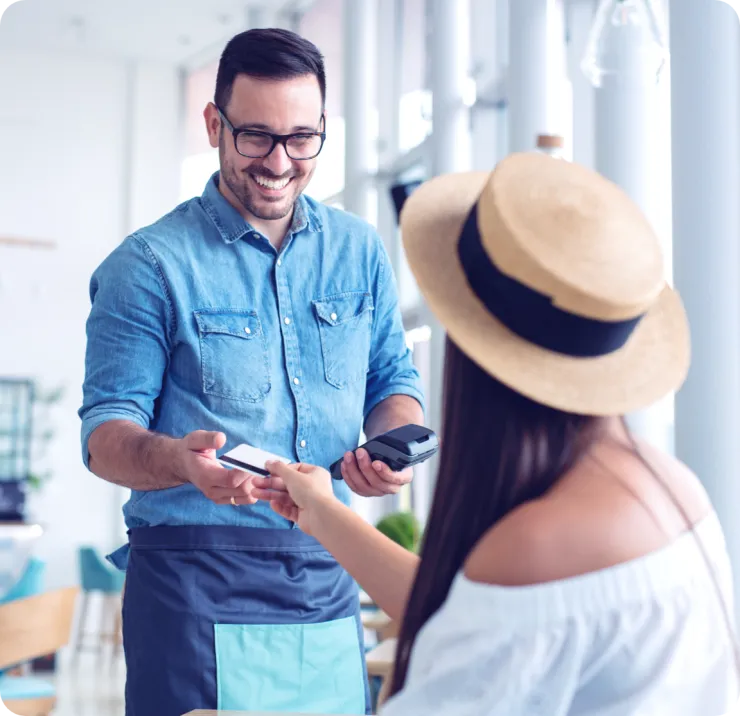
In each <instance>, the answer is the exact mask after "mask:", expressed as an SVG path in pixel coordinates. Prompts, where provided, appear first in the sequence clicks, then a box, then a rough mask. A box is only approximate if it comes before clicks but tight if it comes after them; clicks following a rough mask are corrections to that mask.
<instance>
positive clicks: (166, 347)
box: [79, 236, 173, 468]
mask: <svg viewBox="0 0 740 716" xmlns="http://www.w3.org/2000/svg"><path fill="white" fill-rule="evenodd" d="M90 300H91V304H92V306H91V310H90V315H89V317H88V320H87V325H86V332H87V348H86V353H85V380H84V383H83V391H82V392H83V400H82V406H81V407H80V409H79V416H80V418H81V420H82V426H81V442H82V459H83V462H84V464H85V466H86V467H88V468H89V453H88V441H89V439H90V436H91V435H92V433H93V432H94V431H95V429H96V428H98V427H100V425H102V424H103V423H105V422H107V421H109V420H128V421H131V422H133V423H136V424H137V425H141V426H142V427H144V428H148V427H149V425H150V423H151V420H152V418H153V415H154V408H155V403H156V400H157V398H158V397H159V394H160V391H161V388H162V381H163V376H164V373H165V370H166V368H167V364H168V361H169V355H170V345H171V340H170V336H171V332H172V324H173V311H172V306H171V302H170V300H169V296H168V293H167V287H166V283H165V280H164V276H163V275H162V272H161V269H160V267H159V265H158V263H157V261H156V259H155V257H154V255H153V254H152V252H151V250H150V249H149V247H148V245H147V244H146V243H145V242H144V241H143V239H140V238H138V237H136V236H132V237H129V238H128V239H126V240H125V241H124V242H123V243H122V244H121V245H120V246H119V247H118V248H117V249H115V251H113V252H112V253H111V254H110V255H109V256H108V258H107V259H105V261H104V262H103V263H102V264H101V265H100V266H99V267H98V269H97V270H96V271H95V273H94V274H93V276H92V279H91V281H90Z"/></svg>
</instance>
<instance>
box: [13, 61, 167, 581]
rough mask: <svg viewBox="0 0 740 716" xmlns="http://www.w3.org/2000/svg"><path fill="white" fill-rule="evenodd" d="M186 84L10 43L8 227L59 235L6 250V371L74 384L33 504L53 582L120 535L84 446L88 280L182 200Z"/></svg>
mask: <svg viewBox="0 0 740 716" xmlns="http://www.w3.org/2000/svg"><path fill="white" fill-rule="evenodd" d="M179 92H180V79H179V75H178V73H177V72H176V71H175V70H174V68H171V67H168V66H150V65H141V64H139V65H136V64H130V63H125V62H123V61H120V62H118V61H113V60H102V59H99V58H93V57H82V56H71V55H61V54H55V55H42V54H37V53H34V54H24V53H22V52H18V51H8V50H5V51H4V50H3V48H2V47H0V235H8V234H10V235H16V236H31V237H37V238H43V239H51V240H54V241H55V242H56V243H57V248H56V249H54V250H49V251H44V250H33V249H25V248H10V247H7V246H6V247H4V246H2V245H0V375H19V376H29V377H32V378H36V379H38V380H39V382H40V383H41V384H42V385H43V386H46V387H56V386H58V385H60V384H61V385H64V387H65V388H66V397H65V400H64V402H63V403H62V404H61V405H59V406H58V408H57V409H56V410H55V413H54V415H55V418H56V433H57V434H56V438H55V440H54V442H53V444H52V445H51V449H50V455H51V461H52V465H53V469H54V475H53V478H52V479H51V481H50V482H49V483H48V484H47V485H46V486H45V488H44V489H43V492H42V493H40V494H39V495H38V496H37V497H35V498H34V499H33V501H32V504H31V506H32V510H33V514H32V516H33V517H34V518H35V519H37V520H38V521H39V522H40V523H41V524H42V525H43V526H44V528H45V535H44V537H43V538H42V540H41V541H40V543H39V545H38V549H37V552H38V555H39V556H40V557H42V558H44V559H47V560H48V562H49V574H48V585H49V586H50V587H55V586H60V585H66V584H73V583H75V582H76V580H77V562H76V560H77V557H76V549H77V547H78V545H80V544H94V545H97V546H98V547H99V548H100V549H101V550H109V549H110V548H111V547H114V546H117V544H118V540H120V535H121V523H122V520H121V516H120V507H121V497H122V495H121V491H120V490H119V489H118V488H116V487H114V486H112V485H109V484H107V483H105V482H103V481H101V480H99V479H98V478H96V477H94V476H92V475H90V474H89V473H87V472H86V470H85V469H84V467H83V465H82V462H81V455H80V441H79V428H80V422H79V418H78V417H77V414H76V411H77V409H78V407H79V405H80V401H81V385H82V381H83V375H84V353H85V321H86V318H87V314H88V310H89V299H88V284H89V279H90V275H91V273H92V271H93V269H94V268H95V266H96V265H97V264H98V263H99V262H100V261H101V260H102V259H103V258H104V257H105V255H106V254H107V253H108V252H109V251H110V250H111V249H112V248H113V247H114V246H115V245H116V244H117V243H118V242H119V241H121V240H122V239H123V238H124V236H125V234H126V233H127V232H128V231H129V230H130V228H131V227H132V226H136V225H140V224H142V223H148V222H150V221H152V220H154V219H155V218H156V217H157V216H158V215H160V214H161V213H163V212H165V211H167V210H169V209H170V208H172V206H174V204H175V202H176V200H177V197H178V189H179V169H180V167H179V153H180V147H181V136H180V129H179V121H178V117H179V110H180V105H179V101H178V97H179Z"/></svg>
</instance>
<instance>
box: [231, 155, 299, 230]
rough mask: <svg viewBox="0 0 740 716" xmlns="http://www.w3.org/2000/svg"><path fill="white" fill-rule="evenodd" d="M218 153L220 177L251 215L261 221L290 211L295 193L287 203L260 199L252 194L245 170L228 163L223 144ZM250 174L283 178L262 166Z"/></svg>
mask: <svg viewBox="0 0 740 716" xmlns="http://www.w3.org/2000/svg"><path fill="white" fill-rule="evenodd" d="M219 154H220V156H221V179H222V180H223V182H224V184H226V186H227V187H229V190H230V191H231V193H232V194H233V195H234V197H235V198H236V200H237V201H238V202H239V204H240V205H241V206H242V208H243V209H244V210H245V211H247V212H248V213H249V214H250V215H251V216H254V217H255V218H257V219H261V220H262V221H274V220H276V219H284V218H285V217H286V216H288V215H290V214H291V213H292V211H293V207H294V206H295V202H296V199H297V198H298V197H297V194H295V193H294V195H293V197H292V201H288V202H287V203H284V202H285V199H281V200H280V201H279V202H275V203H274V204H271V203H270V202H266V201H264V200H261V199H260V198H259V197H256V196H255V195H254V192H256V190H252V189H251V188H250V187H249V185H248V183H247V182H249V181H250V178H249V177H248V176H247V172H240V171H238V170H236V169H235V168H234V166H233V164H230V163H229V162H228V161H227V160H226V157H225V156H224V152H223V145H222V146H221V147H220V149H219ZM252 174H254V175H255V176H262V177H265V178H266V179H271V180H273V181H274V180H276V179H281V178H285V177H276V176H274V175H273V174H270V173H269V172H267V171H265V170H264V168H261V169H259V170H258V171H252ZM297 181H298V177H293V183H295V182H297Z"/></svg>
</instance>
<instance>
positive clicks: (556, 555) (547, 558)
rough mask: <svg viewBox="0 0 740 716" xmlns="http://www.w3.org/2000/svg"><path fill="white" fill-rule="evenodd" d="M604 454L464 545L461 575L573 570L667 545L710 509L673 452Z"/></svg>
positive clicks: (501, 581)
mask: <svg viewBox="0 0 740 716" xmlns="http://www.w3.org/2000/svg"><path fill="white" fill-rule="evenodd" d="M608 457H609V458H610V459H609V463H608V465H609V467H608V468H607V467H605V466H604V465H603V464H601V463H600V461H591V460H589V461H584V462H583V463H582V464H581V465H579V466H578V467H577V468H575V469H574V470H572V471H571V472H570V473H568V474H567V475H565V476H564V477H563V478H562V479H561V481H560V483H559V484H558V486H557V487H556V488H555V489H553V490H552V491H550V492H549V493H547V494H546V495H545V496H543V497H542V498H540V499H537V500H533V501H531V502H527V503H525V504H523V505H521V506H519V507H518V508H516V509H514V510H513V511H512V512H510V513H509V514H508V515H506V516H505V517H504V518H503V519H501V520H500V521H499V522H498V523H497V524H496V525H495V526H494V527H493V528H491V529H490V530H489V531H488V532H487V533H486V534H485V535H484V536H483V538H482V539H481V540H480V541H479V542H478V544H477V545H476V546H475V547H474V549H473V550H472V551H471V553H470V555H469V556H468V559H467V560H466V564H465V570H464V571H465V576H466V577H467V578H468V579H470V580H472V581H475V582H483V583H489V584H495V585H501V586H525V585H533V584H541V583H546V582H553V581H557V580H563V579H568V578H571V577H577V576H580V575H583V574H587V573H590V572H596V571H599V570H602V569H607V568H609V567H613V566H616V565H618V564H622V563H625V562H628V561H630V560H633V559H637V558H639V557H643V556H645V555H647V554H649V553H651V552H655V551H657V550H659V549H661V548H663V547H666V546H667V545H668V544H670V543H671V542H673V541H674V540H675V539H676V538H677V537H678V536H679V535H680V534H681V533H683V532H685V531H686V530H687V529H688V528H689V527H691V526H692V525H693V524H695V523H696V522H699V521H700V520H701V519H702V518H703V517H704V516H706V515H707V514H709V513H710V512H711V511H712V509H711V504H710V503H709V500H708V499H707V498H706V494H705V493H704V491H703V489H702V488H701V486H700V484H699V482H698V480H697V479H696V478H695V477H694V476H693V475H691V473H690V472H688V470H687V469H686V468H683V467H681V466H680V464H678V463H675V462H674V461H672V459H670V460H666V461H663V462H661V463H660V464H658V465H656V466H655V468H654V469H653V470H651V469H649V468H647V467H646V466H645V464H644V463H642V462H636V461H635V460H634V459H632V460H623V461H621V460H619V459H614V456H612V455H610V456H608ZM659 462H660V461H659ZM650 464H653V461H651V462H650ZM656 473H657V477H656Z"/></svg>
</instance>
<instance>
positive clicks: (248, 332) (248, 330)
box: [244, 326, 252, 335]
mask: <svg viewBox="0 0 740 716" xmlns="http://www.w3.org/2000/svg"><path fill="white" fill-rule="evenodd" d="M244 332H245V333H246V334H247V335H249V334H250V333H251V332H252V329H251V328H250V327H249V326H247V327H246V328H245V329H244Z"/></svg>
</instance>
